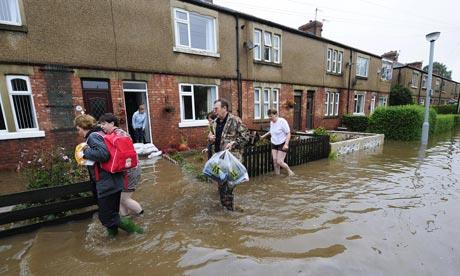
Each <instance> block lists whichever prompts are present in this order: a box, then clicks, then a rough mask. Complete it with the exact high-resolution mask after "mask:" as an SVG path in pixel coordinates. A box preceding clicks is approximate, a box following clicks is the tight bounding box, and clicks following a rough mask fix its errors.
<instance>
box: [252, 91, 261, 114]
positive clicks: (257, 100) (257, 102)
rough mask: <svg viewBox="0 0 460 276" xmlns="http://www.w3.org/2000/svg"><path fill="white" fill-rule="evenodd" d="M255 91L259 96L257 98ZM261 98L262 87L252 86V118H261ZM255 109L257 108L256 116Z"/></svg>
mask: <svg viewBox="0 0 460 276" xmlns="http://www.w3.org/2000/svg"><path fill="white" fill-rule="evenodd" d="M256 91H257V92H258V94H259V97H257V98H256ZM261 98H262V89H261V88H260V87H256V88H254V119H261V118H262V105H261ZM256 109H258V110H259V116H256Z"/></svg>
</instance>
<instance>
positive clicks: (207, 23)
mask: <svg viewBox="0 0 460 276" xmlns="http://www.w3.org/2000/svg"><path fill="white" fill-rule="evenodd" d="M174 22H175V32H176V47H180V48H189V49H192V50H198V51H205V52H211V53H215V52H216V34H215V18H213V17H210V16H205V15H201V14H198V13H194V12H188V11H185V10H180V9H175V10H174Z"/></svg>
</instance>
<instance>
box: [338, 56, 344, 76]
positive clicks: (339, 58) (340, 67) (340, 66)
mask: <svg viewBox="0 0 460 276" xmlns="http://www.w3.org/2000/svg"><path fill="white" fill-rule="evenodd" d="M342 59H343V53H342V52H339V53H338V56H337V73H339V74H340V73H342Z"/></svg>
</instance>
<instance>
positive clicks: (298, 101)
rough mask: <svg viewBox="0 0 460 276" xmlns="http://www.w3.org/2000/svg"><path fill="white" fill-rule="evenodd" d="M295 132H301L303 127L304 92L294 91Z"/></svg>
mask: <svg viewBox="0 0 460 276" xmlns="http://www.w3.org/2000/svg"><path fill="white" fill-rule="evenodd" d="M294 103H295V105H294V130H300V129H301V126H302V111H301V110H302V91H299V90H296V91H294Z"/></svg>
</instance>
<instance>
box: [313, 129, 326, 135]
mask: <svg viewBox="0 0 460 276" xmlns="http://www.w3.org/2000/svg"><path fill="white" fill-rule="evenodd" d="M313 135H315V136H326V135H329V133H328V132H327V130H326V129H325V128H324V127H318V128H315V130H313Z"/></svg>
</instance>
